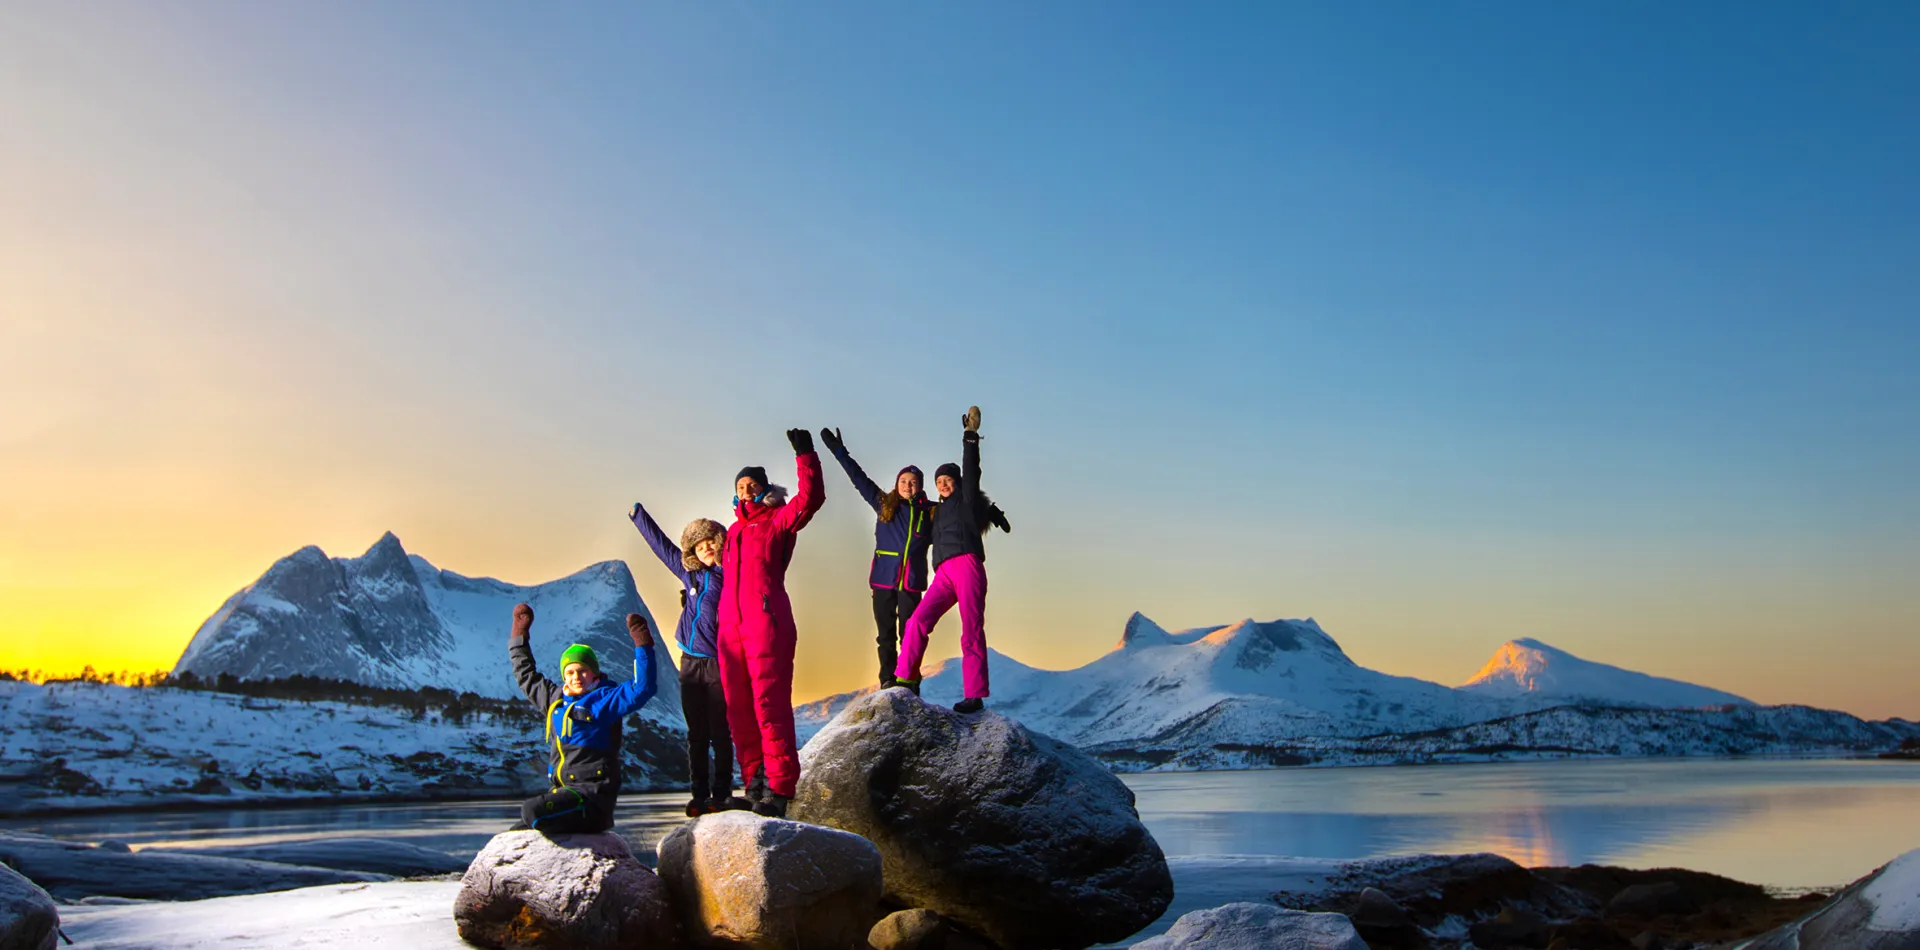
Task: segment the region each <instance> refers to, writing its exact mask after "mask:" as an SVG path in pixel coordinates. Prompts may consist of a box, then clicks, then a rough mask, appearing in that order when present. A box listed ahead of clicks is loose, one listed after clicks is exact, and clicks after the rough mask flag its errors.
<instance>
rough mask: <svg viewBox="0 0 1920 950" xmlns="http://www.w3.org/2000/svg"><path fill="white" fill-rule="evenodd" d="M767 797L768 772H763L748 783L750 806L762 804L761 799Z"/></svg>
mask: <svg viewBox="0 0 1920 950" xmlns="http://www.w3.org/2000/svg"><path fill="white" fill-rule="evenodd" d="M766 797H767V773H765V772H761V773H759V774H757V775H755V776H754V777H753V781H751V782H749V783H747V801H748V802H749V807H752V806H754V805H758V804H760V800H761V799H763V798H766Z"/></svg>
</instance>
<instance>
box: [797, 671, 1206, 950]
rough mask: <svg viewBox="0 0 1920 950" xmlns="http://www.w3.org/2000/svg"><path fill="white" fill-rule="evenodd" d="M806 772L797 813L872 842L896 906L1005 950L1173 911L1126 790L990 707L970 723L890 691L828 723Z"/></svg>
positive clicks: (1069, 941)
mask: <svg viewBox="0 0 1920 950" xmlns="http://www.w3.org/2000/svg"><path fill="white" fill-rule="evenodd" d="M800 762H801V775H800V785H799V789H798V792H797V795H796V797H795V799H794V802H793V810H792V811H791V812H790V815H791V817H793V818H796V819H799V820H801V821H810V822H816V823H819V824H823V825H828V826H831V827H834V828H841V829H844V830H847V831H851V832H853V833H855V834H858V835H860V836H862V837H864V838H866V839H867V840H869V841H872V842H873V844H874V846H875V847H877V848H878V849H879V853H880V857H881V861H882V863H883V865H884V867H885V874H886V897H887V900H888V901H890V902H892V903H893V904H895V905H898V906H903V907H923V908H926V909H928V910H932V911H934V912H936V913H938V914H940V915H941V916H943V917H946V918H947V919H949V920H952V921H955V922H957V923H959V924H960V925H962V926H964V927H966V928H967V929H968V930H970V931H972V932H974V933H977V934H980V935H982V936H984V937H986V938H987V939H989V940H991V941H992V942H993V943H995V944H996V945H998V946H1001V947H1021V948H1024V947H1049V948H1057V950H1078V948H1082V947H1087V946H1090V945H1092V944H1096V943H1108V942H1113V941H1119V940H1123V939H1125V938H1127V937H1129V936H1131V935H1133V934H1135V933H1137V932H1139V931H1140V929H1141V928H1143V927H1145V926H1147V925H1148V924H1150V923H1152V922H1153V921H1154V920H1155V919H1157V918H1158V917H1159V916H1160V915H1161V914H1162V913H1164V912H1165V911H1166V908H1167V906H1168V905H1169V904H1170V903H1171V902H1172V900H1173V877H1172V874H1171V873H1170V872H1169V871H1168V868H1167V861H1166V857H1165V855H1163V854H1162V853H1161V851H1160V846H1159V844H1158V843H1156V842H1155V841H1154V840H1153V836H1152V835H1151V834H1149V833H1148V832H1147V829H1146V826H1145V825H1143V824H1141V823H1140V817H1139V814H1138V812H1136V811H1135V810H1134V799H1133V792H1132V791H1131V790H1129V789H1128V788H1127V786H1126V784H1125V783H1123V782H1121V781H1120V780H1119V779H1118V778H1117V777H1115V776H1114V774H1113V773H1112V772H1111V771H1109V770H1108V769H1107V767H1106V766H1104V765H1101V764H1100V763H1099V762H1097V761H1095V760H1094V759H1092V758H1091V757H1089V756H1088V755H1087V754H1086V753H1084V752H1081V751H1080V750H1079V749H1076V748H1074V747H1073V746H1070V745H1067V744H1066V743H1063V742H1059V741H1057V740H1054V739H1052V738H1049V737H1047V736H1044V735H1041V734H1039V733H1036V732H1033V731H1031V730H1029V729H1027V728H1026V727H1025V726H1022V725H1021V724H1019V723H1018V722H1015V721H1014V720H1012V719H1008V718H1007V717H1005V716H1002V715H1000V714H998V713H995V712H993V711H992V710H991V709H989V710H988V711H986V712H984V713H980V714H975V715H968V716H963V715H959V714H956V713H954V712H952V711H951V710H949V709H947V708H945V707H940V706H932V705H929V704H927V703H925V702H922V701H921V700H920V698H919V697H917V696H914V695H913V694H911V693H909V692H908V691H906V690H905V689H888V690H881V691H879V692H876V693H871V694H868V695H867V696H864V697H862V698H860V699H857V700H855V701H853V703H851V704H850V705H849V706H848V707H847V708H846V709H845V710H844V711H842V712H841V713H840V715H839V716H837V717H835V718H834V720H833V721H832V722H830V723H828V724H827V726H826V728H824V729H822V730H821V731H820V732H819V733H818V734H816V735H815V736H814V737H813V739H812V740H811V741H809V742H808V743H807V745H806V748H805V749H802V750H801V753H800Z"/></svg>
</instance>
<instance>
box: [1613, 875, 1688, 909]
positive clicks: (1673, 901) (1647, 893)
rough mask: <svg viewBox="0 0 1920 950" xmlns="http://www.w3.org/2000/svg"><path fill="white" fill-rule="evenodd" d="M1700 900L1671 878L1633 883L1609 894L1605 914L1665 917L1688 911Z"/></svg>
mask: <svg viewBox="0 0 1920 950" xmlns="http://www.w3.org/2000/svg"><path fill="white" fill-rule="evenodd" d="M1699 909H1700V902H1699V901H1696V900H1694V899H1693V896H1692V895H1690V894H1688V893H1687V892H1686V891H1685V890H1683V889H1682V888H1681V887H1680V885H1679V883H1677V882H1675V881H1661V882H1659V883H1657V884H1635V885H1633V886H1631V887H1627V888H1625V889H1623V890H1621V891H1620V893H1618V894H1615V895H1613V900H1610V901H1608V902H1607V916H1608V917H1641V918H1646V917H1669V916H1678V915H1683V914H1691V913H1694V912H1696V911H1698V910H1699Z"/></svg>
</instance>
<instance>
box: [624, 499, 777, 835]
mask: <svg viewBox="0 0 1920 950" xmlns="http://www.w3.org/2000/svg"><path fill="white" fill-rule="evenodd" d="M627 517H628V519H629V520H631V521H632V522H633V526H634V527H635V528H637V529H639V531H640V536H641V537H643V538H645V539H646V540H647V547H650V548H652V549H653V553H654V556H655V557H658V558H659V559H660V563H662V564H665V565H666V566H667V570H669V571H672V572H673V576H674V577H676V578H679V580H680V623H679V625H677V626H675V627H674V630H673V639H674V640H675V641H676V642H678V643H679V644H680V711H681V713H682V714H684V715H685V717H686V720H687V775H688V777H689V778H690V779H691V782H690V784H691V785H692V788H691V789H690V791H691V793H692V798H691V799H690V800H689V801H688V802H687V817H688V818H695V817H698V816H700V815H705V814H707V813H709V812H715V811H720V810H721V809H724V808H749V807H751V804H750V803H749V802H748V801H747V800H746V799H744V798H736V797H735V796H734V794H733V731H732V730H731V729H729V728H728V726H727V700H726V694H725V692H724V691H723V690H722V689H721V686H720V646H719V637H720V592H721V590H722V589H723V588H724V587H725V583H724V579H725V575H724V573H723V572H722V571H721V569H720V552H721V550H722V548H723V547H724V546H725V545H726V541H727V529H726V528H725V527H724V526H722V525H721V524H720V522H718V521H712V520H709V519H707V518H695V519H693V520H692V521H691V522H688V523H687V526H686V528H684V529H682V530H681V532H680V543H679V544H678V545H677V546H676V545H675V544H674V543H673V541H672V540H671V539H669V538H668V537H667V533H666V532H665V531H662V530H660V526H659V525H658V524H656V523H655V522H654V520H653V517H652V516H651V515H649V514H647V509H646V508H645V507H644V506H642V505H641V504H640V503H639V502H637V501H636V502H634V503H633V510H632V511H631V512H628V514H627Z"/></svg>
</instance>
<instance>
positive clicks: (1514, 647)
mask: <svg viewBox="0 0 1920 950" xmlns="http://www.w3.org/2000/svg"><path fill="white" fill-rule="evenodd" d="M990 668H991V671H992V684H993V698H992V699H991V700H990V704H991V705H992V706H993V707H994V708H995V709H997V710H998V711H1000V712H1002V713H1004V714H1006V715H1008V716H1012V717H1014V718H1016V719H1020V720H1021V721H1023V722H1025V723H1026V724H1027V725H1029V726H1030V727H1032V728H1035V729H1037V730H1039V731H1041V732H1045V733H1048V734H1050V735H1054V736H1058V737H1060V738H1062V739H1066V740H1068V741H1071V742H1073V743H1075V744H1077V745H1080V746H1082V747H1083V748H1086V749H1088V750H1089V751H1092V752H1094V753H1095V754H1097V755H1100V756H1102V757H1103V758H1105V759H1106V760H1107V761H1108V762H1109V764H1112V765H1113V766H1115V767H1116V768H1120V769H1144V768H1247V767H1257V766H1264V765H1276V764H1305V763H1312V762H1321V763H1336V762H1341V763H1344V762H1353V763H1358V762H1383V761H1463V760H1469V759H1475V758H1501V757H1512V756H1537V755H1580V754H1592V755H1673V754H1742V753H1796V752H1799V753H1815V752H1843V751H1853V750H1859V751H1867V750H1874V749H1880V748H1887V747H1890V746H1891V745H1894V744H1897V743H1898V742H1899V741H1900V739H1901V738H1903V737H1905V736H1909V735H1920V726H1916V725H1915V724H1913V723H1908V722H1905V721H1903V720H1889V721H1887V722H1884V723H1867V722H1864V721H1862V720H1860V719H1858V718H1856V717H1853V716H1849V715H1847V714H1845V713H1836V712H1828V711H1824V710H1811V709H1807V708H1805V707H1760V706H1756V705H1755V704H1753V703H1752V702H1750V701H1749V700H1746V699H1744V698H1742V697H1739V696H1736V695H1734V694H1732V693H1727V692H1723V691H1721V690H1716V689H1710V688H1708V687H1704V686H1696V685H1693V684H1690V683H1683V682H1680V681H1678V680H1671V679H1664V678H1661V677H1655V676H1649V675H1647V674H1644V673H1636V672H1633V671H1631V670H1623V669H1620V668H1618V667H1614V666H1608V665H1606V664H1602V663H1594V662H1591V661H1588V660H1583V659H1581V658H1579V657H1576V656H1574V655H1572V654H1570V653H1567V652H1565V651H1563V650H1558V649H1555V648H1554V647H1551V646H1548V645H1547V644H1544V643H1540V642H1539V641H1536V640H1515V641H1512V642H1510V643H1507V644H1504V645H1502V646H1501V647H1500V648H1499V650H1497V651H1496V652H1495V654H1494V656H1493V659H1492V660H1491V661H1489V662H1488V663H1487V665H1486V667H1485V668H1484V669H1482V670H1481V672H1480V674H1479V675H1478V676H1476V677H1474V679H1473V680H1472V681H1470V682H1468V683H1467V684H1466V685H1464V686H1461V687H1459V688H1450V687H1446V686H1442V685H1440V684H1438V683H1430V682H1427V681H1425V680H1419V679H1414V678H1411V677H1404V676H1392V675H1389V674H1386V673H1381V672H1378V671H1375V670H1370V669H1367V668H1365V667H1363V666H1360V665H1358V664H1356V663H1354V662H1353V660H1352V659H1351V658H1349V657H1348V656H1347V655H1346V653H1345V652H1344V651H1342V650H1341V649H1340V646H1339V644H1338V643H1335V642H1334V640H1333V638H1332V637H1330V636H1328V635H1327V634H1326V632H1325V631H1324V630H1322V629H1321V628H1320V626H1319V624H1317V623H1315V622H1314V621H1312V620H1310V619H1309V620H1276V621H1272V622H1270V623H1260V622H1256V621H1253V620H1243V621H1241V622H1239V623H1236V624H1231V625H1228V626H1224V627H1200V628H1195V629H1192V630H1184V631H1180V632H1168V631H1166V630H1164V629H1162V628H1161V627H1160V626H1159V625H1157V624H1155V623H1154V622H1153V621H1151V620H1149V619H1147V618H1146V617H1145V616H1143V615H1141V614H1138V613H1136V614H1134V615H1133V616H1132V617H1131V618H1130V619H1129V620H1128V621H1127V624H1126V628H1125V630H1124V632H1123V633H1122V634H1121V637H1120V642H1119V644H1118V645H1116V646H1115V647H1114V649H1113V650H1112V651H1110V652H1108V653H1107V654H1106V655H1104V656H1102V657H1100V658H1099V659H1096V660H1094V661H1093V662H1092V663H1089V664H1087V665H1085V666H1082V667H1079V668H1077V669H1072V670H1064V671H1058V672H1054V671H1047V670H1039V669H1035V668H1033V667H1030V666H1027V665H1025V664H1022V663H1020V662H1019V661H1017V660H1014V659H1012V658H1010V657H1007V656H1005V655H1003V654H1000V653H993V654H992V657H991V660H990ZM872 689H873V687H867V688H865V689H861V690H856V691H854V692H850V693H842V694H839V695H836V696H829V697H827V698H825V699H822V700H818V701H816V702H812V703H808V704H806V705H804V706H802V707H800V708H799V709H797V710H796V715H797V718H798V720H799V724H800V729H801V733H802V735H803V737H804V736H808V735H811V734H812V733H813V732H814V731H817V730H818V729H819V728H820V727H821V726H823V725H825V724H826V722H827V721H828V720H829V719H831V718H832V717H833V716H834V715H835V714H837V713H838V712H839V711H840V710H841V709H843V708H845V707H846V705H847V704H848V703H849V702H850V701H851V700H852V699H854V698H855V697H857V696H859V695H863V694H865V693H868V692H871V691H872ZM922 693H923V694H924V695H925V696H926V697H927V699H928V700H929V701H932V702H945V703H952V702H955V701H957V700H958V699H959V698H960V672H959V664H958V663H957V662H955V661H948V662H946V663H943V664H941V665H940V666H938V667H936V668H935V669H934V670H933V671H932V672H931V673H930V674H929V675H928V677H927V680H926V683H925V685H924V686H923V688H922Z"/></svg>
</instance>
